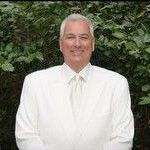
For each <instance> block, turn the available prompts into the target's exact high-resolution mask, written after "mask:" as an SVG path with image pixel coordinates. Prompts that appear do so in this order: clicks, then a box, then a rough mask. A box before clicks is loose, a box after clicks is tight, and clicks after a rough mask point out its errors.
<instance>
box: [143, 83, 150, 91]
mask: <svg viewBox="0 0 150 150" xmlns="http://www.w3.org/2000/svg"><path fill="white" fill-rule="evenodd" d="M149 89H150V85H149V84H145V85H143V86H142V91H148V90H149Z"/></svg>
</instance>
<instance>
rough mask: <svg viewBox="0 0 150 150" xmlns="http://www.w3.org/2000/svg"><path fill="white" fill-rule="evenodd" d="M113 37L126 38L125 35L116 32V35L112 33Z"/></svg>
mask: <svg viewBox="0 0 150 150" xmlns="http://www.w3.org/2000/svg"><path fill="white" fill-rule="evenodd" d="M112 35H113V36H114V37H116V38H118V39H122V38H124V37H125V34H124V33H122V32H114V33H112Z"/></svg>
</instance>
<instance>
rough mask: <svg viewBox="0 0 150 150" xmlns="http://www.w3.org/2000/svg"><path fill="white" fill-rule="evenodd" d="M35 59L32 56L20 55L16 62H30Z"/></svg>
mask: <svg viewBox="0 0 150 150" xmlns="http://www.w3.org/2000/svg"><path fill="white" fill-rule="evenodd" d="M32 60H33V59H32V58H30V57H25V56H20V57H18V58H17V59H16V60H15V61H16V62H25V63H27V64H28V63H30V62H31V61H32Z"/></svg>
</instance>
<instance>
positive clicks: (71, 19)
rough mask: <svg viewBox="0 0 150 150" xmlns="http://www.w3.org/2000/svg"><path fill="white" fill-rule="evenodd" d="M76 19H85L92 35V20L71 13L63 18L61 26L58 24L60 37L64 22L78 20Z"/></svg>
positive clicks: (62, 32)
mask: <svg viewBox="0 0 150 150" xmlns="http://www.w3.org/2000/svg"><path fill="white" fill-rule="evenodd" d="M78 20H81V21H85V22H86V23H87V24H88V25H89V29H90V33H91V36H92V37H94V30H93V25H92V22H91V21H90V20H89V19H88V18H86V17H85V16H82V15H80V14H71V15H69V16H68V17H67V18H65V19H64V20H63V22H62V23H61V26H60V39H62V37H63V34H64V30H65V26H66V23H67V22H68V21H78Z"/></svg>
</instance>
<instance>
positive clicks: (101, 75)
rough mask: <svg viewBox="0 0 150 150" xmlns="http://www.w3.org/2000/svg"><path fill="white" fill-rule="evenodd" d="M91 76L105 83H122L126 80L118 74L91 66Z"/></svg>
mask: <svg viewBox="0 0 150 150" xmlns="http://www.w3.org/2000/svg"><path fill="white" fill-rule="evenodd" d="M92 70H93V74H94V76H95V77H96V78H97V79H103V80H107V81H122V80H126V78H125V77H124V76H123V75H121V74H120V73H118V72H115V71H112V70H109V69H106V68H102V67H98V66H92Z"/></svg>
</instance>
